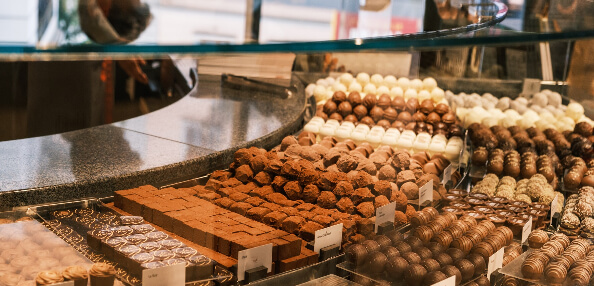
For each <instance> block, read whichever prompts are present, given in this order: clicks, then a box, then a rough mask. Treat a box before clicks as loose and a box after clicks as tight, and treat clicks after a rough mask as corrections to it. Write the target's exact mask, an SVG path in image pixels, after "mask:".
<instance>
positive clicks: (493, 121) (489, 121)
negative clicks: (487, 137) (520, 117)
mask: <svg viewBox="0 0 594 286" xmlns="http://www.w3.org/2000/svg"><path fill="white" fill-rule="evenodd" d="M481 123H482V124H483V125H486V126H487V127H491V126H494V125H497V124H499V120H498V119H497V118H495V117H485V118H483V120H482V121H481Z"/></svg>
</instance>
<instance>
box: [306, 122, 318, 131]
mask: <svg viewBox="0 0 594 286" xmlns="http://www.w3.org/2000/svg"><path fill="white" fill-rule="evenodd" d="M320 127H321V125H320V124H317V123H312V122H308V123H307V124H305V126H303V131H306V132H312V133H319V132H320Z"/></svg>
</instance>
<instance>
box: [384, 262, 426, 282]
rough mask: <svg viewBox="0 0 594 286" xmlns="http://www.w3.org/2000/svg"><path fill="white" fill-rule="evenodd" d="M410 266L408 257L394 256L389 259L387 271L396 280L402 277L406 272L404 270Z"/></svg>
mask: <svg viewBox="0 0 594 286" xmlns="http://www.w3.org/2000/svg"><path fill="white" fill-rule="evenodd" d="M408 266H409V264H408V262H407V261H406V259H404V258H402V257H400V256H396V257H392V258H391V259H389V260H388V264H387V265H386V273H387V274H388V276H390V278H392V279H394V280H396V279H400V278H401V277H402V275H403V274H404V271H406V270H407V269H408ZM421 267H422V266H421Z"/></svg>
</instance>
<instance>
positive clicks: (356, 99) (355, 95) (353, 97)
mask: <svg viewBox="0 0 594 286" xmlns="http://www.w3.org/2000/svg"><path fill="white" fill-rule="evenodd" d="M348 101H349V102H350V103H351V105H352V106H357V105H359V104H361V103H363V100H362V99H361V94H359V92H357V91H353V92H351V93H349V96H348Z"/></svg>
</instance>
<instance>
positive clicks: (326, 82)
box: [316, 78, 329, 87]
mask: <svg viewBox="0 0 594 286" xmlns="http://www.w3.org/2000/svg"><path fill="white" fill-rule="evenodd" d="M316 84H317V85H321V86H323V87H328V86H329V83H328V81H327V80H326V79H323V78H321V79H318V80H317V81H316Z"/></svg>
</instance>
